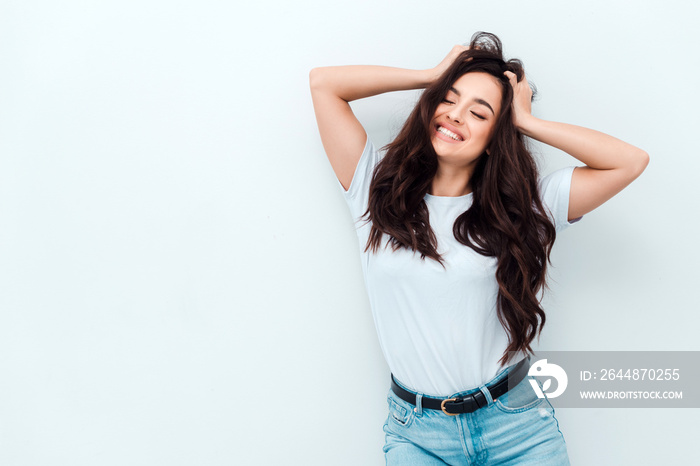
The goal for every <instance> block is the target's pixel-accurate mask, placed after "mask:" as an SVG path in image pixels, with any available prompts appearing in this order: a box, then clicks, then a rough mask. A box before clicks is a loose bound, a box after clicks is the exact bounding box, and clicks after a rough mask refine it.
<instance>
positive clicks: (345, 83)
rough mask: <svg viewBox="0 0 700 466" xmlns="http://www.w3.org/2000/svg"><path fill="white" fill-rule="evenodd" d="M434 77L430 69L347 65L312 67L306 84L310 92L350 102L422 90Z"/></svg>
mask: <svg viewBox="0 0 700 466" xmlns="http://www.w3.org/2000/svg"><path fill="white" fill-rule="evenodd" d="M435 77H436V76H435V72H434V71H433V70H408V69H403V68H392V67H388V66H374V65H349V66H328V67H322V68H314V69H313V70H311V73H309V82H310V86H311V91H312V92H314V91H317V92H318V91H320V92H331V93H332V94H334V95H336V96H338V97H340V98H341V99H343V100H345V101H346V102H351V101H353V100H357V99H363V98H365V97H370V96H373V95H377V94H383V93H385V92H392V91H405V90H410V89H423V88H425V87H427V86H428V85H429V84H430V83H431V82H432V81H433V80H434V79H435Z"/></svg>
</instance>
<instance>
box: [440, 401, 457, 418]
mask: <svg viewBox="0 0 700 466" xmlns="http://www.w3.org/2000/svg"><path fill="white" fill-rule="evenodd" d="M448 401H463V400H462V398H460V397H458V398H449V399H447V400H442V403H440V409H442V412H443V413H445V414H447V415H448V416H456V415H458V414H459V413H448V412H447V411H446V410H445V403H447V402H448Z"/></svg>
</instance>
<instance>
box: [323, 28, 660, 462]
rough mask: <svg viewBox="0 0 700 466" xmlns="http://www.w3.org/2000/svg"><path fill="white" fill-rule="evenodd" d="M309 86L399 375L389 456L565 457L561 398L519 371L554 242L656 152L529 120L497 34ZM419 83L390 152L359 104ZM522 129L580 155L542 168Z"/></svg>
mask: <svg viewBox="0 0 700 466" xmlns="http://www.w3.org/2000/svg"><path fill="white" fill-rule="evenodd" d="M310 86H311V93H312V97H313V104H314V110H315V112H316V119H317V122H318V127H319V131H320V134H321V140H322V142H323V146H324V148H325V151H326V153H327V155H328V158H329V160H330V162H331V165H332V167H333V170H334V171H335V174H336V176H337V178H338V181H339V183H340V184H341V186H342V189H343V193H344V196H345V198H346V201H347V202H348V205H349V207H350V210H351V212H352V214H353V217H354V218H355V219H356V220H357V234H358V237H359V239H360V245H361V246H362V251H361V253H362V259H363V260H362V267H363V272H364V275H365V283H366V286H367V291H368V294H369V299H370V304H371V307H372V312H373V316H374V319H375V324H376V327H377V333H378V336H379V341H380V345H381V347H382V351H383V353H384V356H385V358H386V360H387V364H388V366H389V368H390V370H391V373H392V376H391V389H390V390H389V393H388V396H387V401H388V404H389V416H388V418H387V421H386V423H385V424H384V431H385V433H386V443H385V446H384V452H385V454H386V461H387V464H402V465H405V464H417V465H432V464H441V465H442V464H517V465H524V464H554V465H560V464H569V461H568V455H567V451H566V444H565V441H564V438H563V435H562V434H561V432H560V430H559V427H558V421H557V420H556V418H555V417H554V409H553V408H552V406H551V404H550V403H549V401H548V400H546V399H545V398H537V396H536V395H535V394H534V391H533V390H532V388H531V387H530V386H529V384H528V383H527V382H522V381H523V380H524V378H525V375H527V371H528V368H529V364H530V361H529V357H528V355H529V354H530V353H531V352H532V349H531V347H530V343H531V342H532V341H533V339H534V338H535V336H537V334H538V333H539V332H541V330H542V327H543V325H544V323H545V314H544V311H543V309H542V307H541V306H540V300H541V296H539V293H540V292H542V291H543V290H544V288H545V286H546V283H545V276H546V266H547V263H548V261H549V254H550V251H551V247H552V244H553V242H554V239H555V237H556V233H557V232H560V231H562V230H563V229H565V228H566V227H568V226H569V225H571V224H573V223H575V222H577V221H578V220H580V219H581V218H582V216H583V215H585V214H586V213H588V212H590V211H592V210H593V209H595V208H596V207H598V206H600V205H601V204H603V203H604V202H605V201H607V200H608V199H610V198H611V197H613V196H614V195H615V194H616V193H618V192H620V191H621V190H622V189H623V188H624V187H625V186H627V185H629V184H630V183H631V182H632V181H633V180H634V179H635V178H637V177H638V176H639V175H640V174H641V173H642V171H643V170H644V169H645V167H646V166H647V164H648V161H649V156H648V155H647V154H646V153H645V152H644V151H643V150H641V149H638V148H636V147H634V146H631V145H629V144H627V143H625V142H622V141H620V140H618V139H615V138H613V137H611V136H608V135H606V134H603V133H600V132H597V131H593V130H590V129H586V128H581V127H578V126H573V125H568V124H564V123H556V122H551V121H545V120H541V119H539V118H536V117H534V116H533V115H532V114H531V100H532V90H531V88H530V86H529V84H528V82H527V80H526V79H525V74H524V71H523V67H522V63H521V62H520V61H518V60H515V59H512V60H509V61H504V59H503V56H502V47H501V43H500V40H499V39H498V38H497V37H496V36H494V35H492V34H488V33H477V34H475V35H474V36H473V37H472V41H471V43H470V45H469V47H465V46H455V47H454V48H453V49H452V51H451V52H450V53H449V54H448V55H447V57H445V59H444V60H442V62H440V64H438V65H437V66H436V67H435V68H433V69H429V70H420V71H419V70H407V69H399V68H389V67H381V66H340V67H326V68H315V69H313V70H312V71H311V73H310ZM420 88H425V91H424V92H423V94H422V96H421V98H420V100H419V102H418V103H417V105H416V107H415V109H414V111H413V112H412V113H411V115H410V116H409V117H408V119H407V121H406V123H405V124H404V126H403V128H402V129H401V131H400V132H399V134H398V136H397V137H396V139H395V140H394V141H393V142H391V143H390V144H389V145H388V146H387V147H386V149H387V150H386V153H385V154H384V156H381V155H380V154H379V152H378V151H377V150H376V149H375V147H374V145H373V144H372V143H371V141H370V140H369V138H368V137H367V136H366V133H365V130H364V129H363V127H362V126H361V124H360V123H359V122H358V120H357V119H356V118H355V116H354V115H353V112H352V110H351V108H350V105H349V102H351V101H353V100H356V99H361V98H365V97H369V96H373V95H377V94H381V93H384V92H389V91H397V90H407V89H420ZM524 136H528V137H530V138H533V139H536V140H538V141H541V142H543V143H545V144H549V145H551V146H554V147H557V148H559V149H561V150H563V151H565V152H567V153H569V154H570V155H572V156H573V157H575V158H577V159H578V160H580V161H581V162H583V163H584V164H585V165H584V166H577V167H574V166H570V167H566V168H563V169H560V170H557V171H555V172H553V173H551V174H550V175H548V176H546V177H544V178H539V177H538V173H537V167H536V164H535V162H534V159H533V157H532V155H531V153H530V152H529V151H528V149H527V147H526V145H525V138H524ZM362 219H364V221H361V220H362ZM520 382H522V383H520Z"/></svg>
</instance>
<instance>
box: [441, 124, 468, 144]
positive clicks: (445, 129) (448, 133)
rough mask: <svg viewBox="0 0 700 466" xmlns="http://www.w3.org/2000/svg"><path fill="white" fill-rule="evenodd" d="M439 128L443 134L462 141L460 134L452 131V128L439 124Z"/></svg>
mask: <svg viewBox="0 0 700 466" xmlns="http://www.w3.org/2000/svg"><path fill="white" fill-rule="evenodd" d="M437 130H438V131H440V132H441V133H442V134H444V135H445V136H449V137H451V138H452V139H454V140H455V141H461V140H462V139H461V138H460V137H459V136H457V135H456V134H455V133H453V132H452V131H450V130H449V129H447V128H443V127H442V126H438V129H437Z"/></svg>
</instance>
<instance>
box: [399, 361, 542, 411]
mask: <svg viewBox="0 0 700 466" xmlns="http://www.w3.org/2000/svg"><path fill="white" fill-rule="evenodd" d="M529 362H530V357H529V356H528V357H526V358H525V359H523V360H522V361H520V362H519V363H518V364H516V365H515V367H514V368H513V369H511V370H510V372H508V374H507V376H506V377H504V378H503V379H501V380H499V381H498V382H496V383H495V384H493V385H492V386H490V387H489V386H488V385H487V386H486V389H487V390H488V391H489V393H490V394H491V398H492V399H493V400H496V398H498V397H499V396H502V395H504V394H505V393H506V392H508V385H510V386H511V387H515V386H516V385H518V384H519V383H520V382H521V381H522V380H523V379H524V378H525V376H526V375H527V373H528V371H529V370H530V364H529ZM391 389H392V390H393V392H394V393H396V395H398V397H399V398H401V399H402V400H404V401H408V402H409V403H411V404H413V405H415V404H416V395H415V394H413V393H411V392H409V391H407V390H404V389H403V388H401V387H399V386H398V385H397V384H396V382H395V381H394V374H391ZM487 404H488V402H487V400H486V396H485V395H484V394H483V393H482V391H481V390H476V391H475V392H472V393H468V394H466V395H464V396H458V397H456V398H432V397H429V396H424V397H423V398H422V399H421V406H422V407H423V408H428V409H436V410H438V411H442V412H443V413H445V414H447V415H448V416H456V415H457V414H460V413H473V412H474V411H476V410H477V409H479V408H483V407H484V406H486V405H487Z"/></svg>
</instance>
